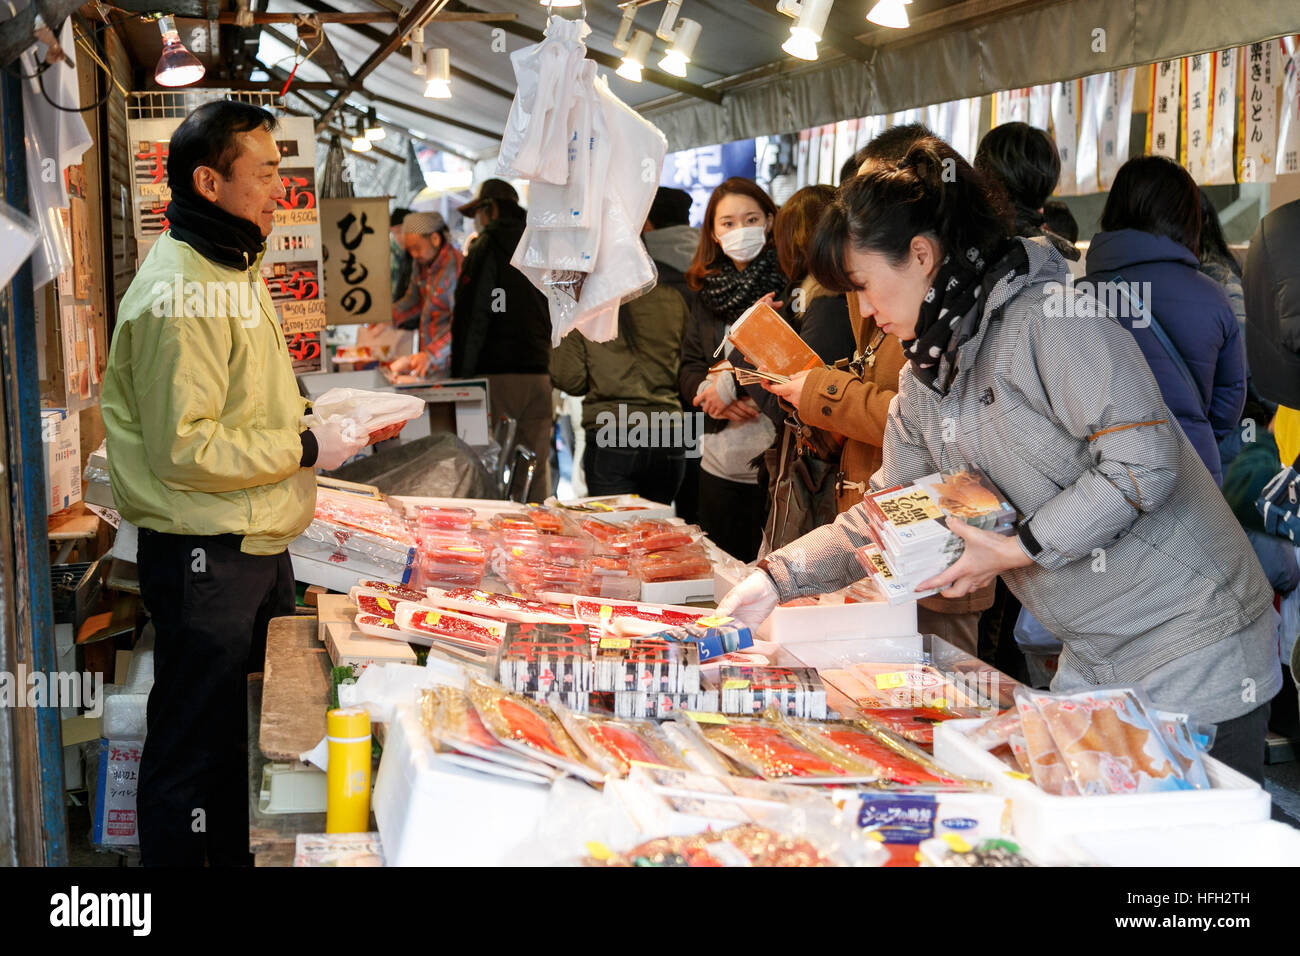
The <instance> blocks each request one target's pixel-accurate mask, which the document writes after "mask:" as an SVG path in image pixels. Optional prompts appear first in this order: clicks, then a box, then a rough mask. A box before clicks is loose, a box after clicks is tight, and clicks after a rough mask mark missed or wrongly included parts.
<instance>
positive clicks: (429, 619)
mask: <svg viewBox="0 0 1300 956" xmlns="http://www.w3.org/2000/svg"><path fill="white" fill-rule="evenodd" d="M393 620H394V623H396V625H397V627H398V628H399V629H400V630H401V631H402V634H403V638H404V639H405V640H407V641H410V642H411V643H414V644H423V645H425V646H426V647H427V646H431V645H433V644H451V645H455V646H458V647H463V648H468V649H471V650H474V651H477V652H479V653H480V654H487V653H488V652H494V651H495V650H496V648H497V647H499V646H500V644H501V642H502V640H504V638H505V634H506V623H505V622H504V621H496V620H493V619H491V618H482V617H475V616H474V615H472V614H463V613H458V612H456V611H445V610H442V609H441V608H431V607H428V606H427V605H424V604H415V603H411V602H406V601H403V602H401V603H400V604H398V605H397V610H396V613H395V614H394V615H393Z"/></svg>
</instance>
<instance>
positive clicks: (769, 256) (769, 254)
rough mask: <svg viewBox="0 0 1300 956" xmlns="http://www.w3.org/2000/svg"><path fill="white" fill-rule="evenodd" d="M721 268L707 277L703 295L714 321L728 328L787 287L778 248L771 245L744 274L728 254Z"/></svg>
mask: <svg viewBox="0 0 1300 956" xmlns="http://www.w3.org/2000/svg"><path fill="white" fill-rule="evenodd" d="M720 266H721V267H720V268H719V270H718V271H717V272H715V273H714V274H713V275H711V276H705V277H704V285H703V287H702V288H701V289H700V293H699V295H700V301H701V302H702V303H703V304H704V305H705V307H706V308H707V309H708V310H709V311H710V312H712V313H713V316H714V318H716V319H718V320H719V321H721V322H725V323H727V324H728V325H730V324H731V323H732V322H734V321H736V319H738V318H740V316H741V314H742V313H744V311H745V310H746V309H748V308H749V307H750V306H751V305H753V304H754V303H755V302H757V301H758V300H759V299H761V298H763V296H765V295H767V294H768V293H769V292H776V293H780V291H781V290H782V289H784V288H785V281H786V280H785V274H784V273H782V272H781V266H780V265H779V264H778V263H777V260H776V246H774V245H772V244H770V243H769V244H768V246H767V248H766V249H764V250H763V251H762V252H760V253H759V254H758V258H757V259H755V260H754V261H753V262H751V263H750V264H749V265H747V266H745V269H744V271H743V272H742V271H741V270H739V269H737V268H736V264H735V263H734V262H732V261H731V259H730V258H728V257H727V256H725V255H724V256H722V257H721V259H720Z"/></svg>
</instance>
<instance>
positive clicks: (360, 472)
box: [330, 432, 499, 498]
mask: <svg viewBox="0 0 1300 956" xmlns="http://www.w3.org/2000/svg"><path fill="white" fill-rule="evenodd" d="M330 475H331V476H332V477H335V478H341V479H343V480H344V481H355V482H359V483H361V484H366V485H374V486H375V487H377V488H378V489H379V490H380V491H381V492H383V493H384V494H385V495H413V496H420V497H430V498H496V497H499V496H498V495H497V493H496V484H495V482H494V481H493V480H492V478H491V476H490V475H489V474H488V472H487V469H486V468H484V467H483V464H482V462H481V461H479V458H478V455H476V454H475V453H474V450H473V449H472V448H470V446H469V445H467V444H465V443H464V442H463V441H461V440H460V439H459V438H457V437H456V436H455V435H452V434H450V433H447V432H444V433H442V434H438V435H431V436H429V437H428V438H421V439H418V440H417V441H413V442H410V443H408V444H405V445H398V446H397V447H396V448H390V449H385V450H383V451H379V452H376V453H374V454H372V455H369V456H367V457H365V458H363V459H361V460H360V461H356V462H353V463H352V464H350V465H344V466H343V467H342V468H340V469H338V470H337V471H332V472H330Z"/></svg>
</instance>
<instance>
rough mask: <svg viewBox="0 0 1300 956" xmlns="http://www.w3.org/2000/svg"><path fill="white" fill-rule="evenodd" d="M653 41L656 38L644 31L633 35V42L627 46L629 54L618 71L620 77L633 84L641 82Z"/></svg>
mask: <svg viewBox="0 0 1300 956" xmlns="http://www.w3.org/2000/svg"><path fill="white" fill-rule="evenodd" d="M653 40H654V37H652V36H650V34H648V33H646V32H645V31H644V30H637V31H636V33H634V34H632V42H631V43H629V44H628V45H627V53H625V54H623V65H622V66H620V67H619V68H618V70H617V71H616V72H617V73H618V75H619V76H621V77H623V79H625V80H630V81H632V82H633V83H640V82H641V71H642V70H643V69H645V60H646V57H648V56H649V55H650V44H651V42H653Z"/></svg>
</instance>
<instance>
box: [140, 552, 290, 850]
mask: <svg viewBox="0 0 1300 956" xmlns="http://www.w3.org/2000/svg"><path fill="white" fill-rule="evenodd" d="M239 541H240V539H239V538H238V537H237V536H235V535H216V536H204V535H173V534H162V533H159V532H156V531H148V530H145V529H143V528H142V529H141V530H140V547H139V557H138V559H137V563H138V566H139V571H140V594H141V597H142V598H143V599H144V603H145V607H146V608H148V610H149V614H150V616H151V617H152V619H153V626H154V634H155V638H154V685H153V689H152V690H151V691H150V693H149V705H148V710H147V726H148V735H147V736H146V738H145V744H144V753H143V755H142V756H141V759H140V786H139V793H138V796H137V799H136V809H137V813H138V817H139V828H140V854H141V860H142V862H143V863H144V864H145V865H146V866H202V865H203V862H204V859H205V858H206V859H207V861H208V863H209V864H210V865H212V866H247V865H251V863H252V857H251V855H250V854H249V850H248V675H249V674H252V673H256V672H258V671H260V670H262V667H263V662H264V660H265V658H266V628H267V625H268V624H269V623H270V621H271V618H273V617H278V616H281V615H285V614H292V613H293V609H294V603H295V600H294V581H293V566H292V564H291V563H290V560H289V554H288V552H287V551H286V552H283V553H281V554H277V555H254V554H244V553H242V552H241V551H240V550H239Z"/></svg>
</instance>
